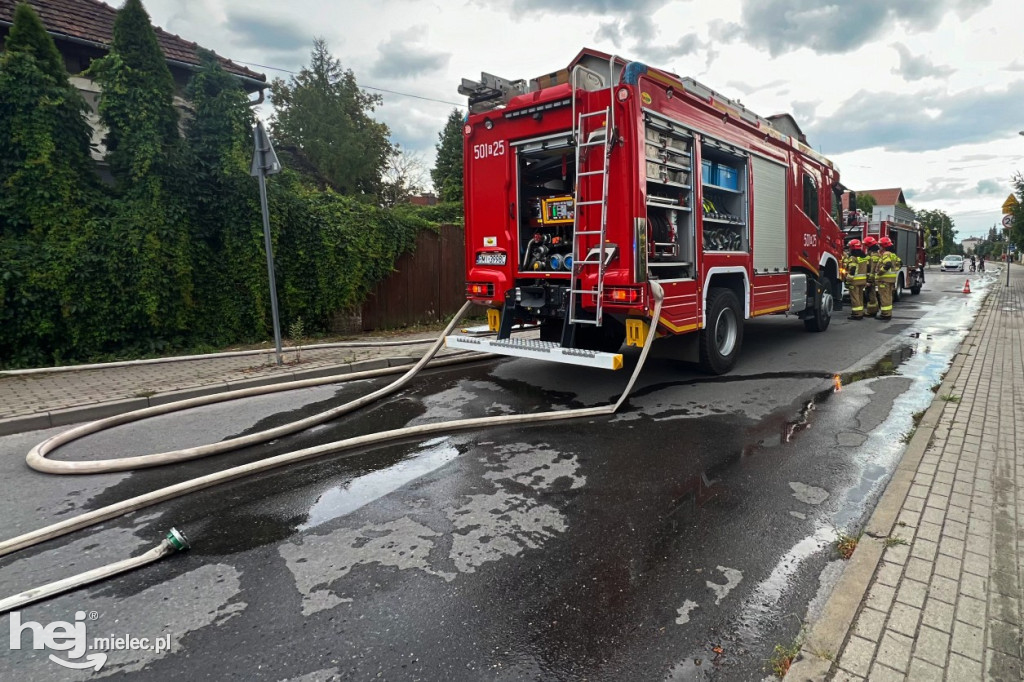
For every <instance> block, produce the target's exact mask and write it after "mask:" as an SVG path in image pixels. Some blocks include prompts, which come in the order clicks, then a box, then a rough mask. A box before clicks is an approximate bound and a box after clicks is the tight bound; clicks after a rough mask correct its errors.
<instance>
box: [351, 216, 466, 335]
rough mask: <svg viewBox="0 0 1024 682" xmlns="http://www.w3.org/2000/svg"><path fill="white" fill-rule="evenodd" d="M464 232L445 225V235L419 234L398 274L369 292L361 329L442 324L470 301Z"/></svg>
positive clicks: (458, 228)
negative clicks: (414, 248)
mask: <svg viewBox="0 0 1024 682" xmlns="http://www.w3.org/2000/svg"><path fill="white" fill-rule="evenodd" d="M464 245H465V233H464V231H463V229H462V228H461V227H458V226H455V225H442V226H441V231H440V234H437V233H435V232H431V231H426V230H425V231H423V232H421V233H420V236H419V239H417V241H416V250H415V251H412V252H411V253H406V254H403V255H402V256H401V257H400V258H399V259H398V262H396V263H395V272H393V273H391V276H390V277H389V278H388V279H386V280H384V281H383V282H381V283H380V284H378V285H377V287H376V288H375V289H374V290H373V292H371V293H370V296H369V298H367V299H366V303H364V304H363V310H362V329H363V330H364V331H370V330H373V329H389V328H395V327H404V326H406V325H412V324H419V323H429V322H440V321H442V320H444V319H445V318H447V317H448V316H450V315H453V314H454V313H456V312H458V310H459V308H460V307H462V303H463V302H464V301H465V300H466V256H465V246H464Z"/></svg>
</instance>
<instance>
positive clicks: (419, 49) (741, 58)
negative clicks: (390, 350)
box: [107, 0, 1024, 238]
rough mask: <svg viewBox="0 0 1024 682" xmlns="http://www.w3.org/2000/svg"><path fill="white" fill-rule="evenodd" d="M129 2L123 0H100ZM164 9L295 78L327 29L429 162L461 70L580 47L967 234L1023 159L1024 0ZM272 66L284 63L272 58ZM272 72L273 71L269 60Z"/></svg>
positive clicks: (395, 125)
mask: <svg viewBox="0 0 1024 682" xmlns="http://www.w3.org/2000/svg"><path fill="white" fill-rule="evenodd" d="M107 2H109V3H110V4H120V3H119V2H117V0H107ZM144 3H145V5H146V7H147V9H148V10H149V12H150V15H151V16H152V18H153V21H154V23H155V24H157V25H159V26H161V27H163V28H165V29H167V30H169V31H171V32H172V33H177V34H179V35H181V36H182V37H185V38H187V39H189V40H194V41H196V42H198V43H199V44H201V45H204V46H206V47H209V48H212V49H214V50H216V51H217V52H218V53H220V54H221V55H223V56H226V57H229V58H231V59H235V60H236V61H240V62H246V63H250V64H258V65H262V66H259V67H253V68H255V69H256V70H258V71H261V72H263V73H266V74H267V75H268V77H278V76H279V77H285V78H287V77H288V73H287V72H288V71H295V70H298V69H299V68H301V67H302V65H303V64H305V63H306V61H307V59H308V54H309V50H310V47H311V45H312V41H313V38H314V37H315V36H316V37H322V38H324V39H325V40H327V43H328V45H329V46H330V48H331V50H332V52H334V54H335V56H337V57H338V58H339V59H340V60H341V62H342V64H343V66H344V67H345V68H350V69H352V70H353V71H354V72H355V74H356V77H357V79H358V81H359V83H360V85H362V86H364V87H367V88H369V87H373V88H378V89H379V90H377V92H380V91H381V90H383V91H391V92H380V94H382V96H383V97H384V105H383V106H382V107H381V108H380V109H378V111H377V115H378V116H379V118H380V119H381V120H383V121H384V122H386V123H387V124H388V125H389V126H390V128H391V131H392V136H393V139H394V140H395V141H397V142H400V143H401V144H402V145H403V146H404V147H406V148H407V149H412V150H418V151H421V152H422V153H423V154H424V157H425V160H426V161H427V163H428V165H432V164H433V154H434V145H435V143H436V142H437V134H438V132H439V130H440V129H441V127H442V125H443V124H444V121H445V119H446V118H447V116H448V114H449V112H450V111H451V110H452V108H453V106H455V105H463V108H464V102H465V100H464V98H462V97H460V96H459V95H458V94H457V92H456V88H457V86H458V84H459V82H460V80H461V79H462V78H479V74H480V72H481V71H487V72H489V73H494V74H498V75H500V76H504V77H506V78H512V79H515V78H527V79H529V78H533V77H535V76H538V75H541V74H545V73H549V72H551V71H556V70H558V69H560V68H564V67H565V66H566V65H567V64H568V62H569V60H571V59H572V57H573V56H575V54H576V53H577V52H578V51H579V49H580V48H581V47H584V46H587V47H594V48H597V49H600V50H604V51H607V52H614V53H616V54H619V55H622V56H623V57H626V58H629V59H636V60H640V61H644V62H647V63H649V64H651V65H653V66H659V67H662V68H666V69H668V70H670V71H673V72H675V73H678V74H680V75H689V76H693V77H694V78H696V79H697V80H699V81H701V82H703V83H704V84H706V85H708V86H709V87H711V88H713V89H715V90H718V91H719V92H721V93H723V94H725V95H727V96H729V97H733V98H736V99H739V100H741V101H742V102H743V104H744V105H746V106H747V107H748V108H750V109H752V110H753V111H756V112H757V113H759V114H761V115H763V116H767V115H770V114H775V113H780V112H789V113H792V114H793V115H794V116H795V117H796V119H797V121H798V122H799V124H800V125H801V126H802V127H803V129H804V131H805V132H806V133H807V136H808V138H809V141H810V142H811V144H812V145H813V146H814V147H815V148H816V149H818V150H819V151H821V152H822V153H824V154H825V155H827V156H828V157H829V158H831V159H832V160H833V161H835V162H836V164H837V165H838V166H839V168H840V171H841V175H842V179H843V182H844V184H846V185H847V186H849V187H852V188H854V189H861V190H864V189H872V188H885V187H902V188H903V189H904V191H905V193H906V195H907V198H908V201H909V202H910V204H911V205H912V206H914V207H915V208H930V209H942V210H945V211H946V212H948V213H950V214H951V215H952V216H953V218H954V220H955V221H956V224H957V228H958V229H959V232H960V234H959V236H960V237H961V238H962V237H966V236H969V235H975V234H978V235H980V234H986V233H987V231H988V229H989V227H991V226H992V225H993V224H994V223H996V222H998V221H999V218H1000V206H1001V205H1002V203H1003V201H1004V200H1005V199H1006V197H1007V195H1008V194H1009V193H1010V192H1011V191H1012V189H1013V188H1012V184H1011V178H1012V176H1013V175H1014V173H1016V172H1017V171H1019V170H1024V137H1021V136H1019V135H1018V134H1017V133H1018V131H1020V130H1024V40H1022V39H1021V38H1020V36H1021V34H1022V30H1021V29H1022V27H1024V2H1020V0H832V1H828V0H714V1H711V0H559V1H557V2H555V1H551V0H373V1H372V2H371V1H368V0H343V1H342V2H330V1H328V0H319V1H314V0H288V1H285V0H276V1H273V2H272V1H270V0H144ZM267 67H274V69H271V68H267ZM275 69H279V70H275Z"/></svg>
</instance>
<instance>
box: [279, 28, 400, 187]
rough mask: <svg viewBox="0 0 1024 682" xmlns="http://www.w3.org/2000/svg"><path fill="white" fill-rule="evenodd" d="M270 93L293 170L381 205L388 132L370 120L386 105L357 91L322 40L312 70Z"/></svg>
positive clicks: (348, 73) (282, 148)
mask: <svg viewBox="0 0 1024 682" xmlns="http://www.w3.org/2000/svg"><path fill="white" fill-rule="evenodd" d="M270 93H271V99H272V100H273V103H274V109H275V114H274V118H273V119H272V121H271V125H272V128H273V132H274V140H275V143H277V145H278V147H279V150H278V151H284V152H286V153H288V152H290V153H292V154H293V155H294V156H295V157H297V158H296V163H294V164H292V165H295V166H298V167H299V168H302V169H304V170H306V171H307V173H308V174H311V175H314V176H315V177H317V179H318V180H320V181H322V182H325V183H326V184H329V185H330V186H331V187H333V188H334V189H336V190H337V191H339V192H341V193H343V194H358V195H364V196H367V197H371V198H372V199H373V200H374V201H376V200H378V198H379V195H380V191H381V177H382V175H383V171H384V168H385V166H386V164H387V161H388V157H389V155H390V153H391V150H392V146H391V142H390V141H389V139H388V136H389V134H390V131H389V130H388V127H387V126H386V125H385V124H383V123H380V122H378V121H375V120H374V119H373V118H372V117H371V116H370V114H371V113H372V112H373V110H374V108H375V107H376V106H377V105H379V104H380V103H381V102H382V100H381V98H380V97H379V96H377V95H369V94H367V93H365V92H363V91H362V90H360V89H359V85H358V83H357V82H356V77H355V74H353V73H352V70H351V69H342V66H341V62H340V61H338V60H337V59H335V58H334V57H332V56H331V53H330V50H329V49H328V48H327V43H326V42H325V41H324V40H323V39H322V38H317V39H316V41H315V42H314V43H313V51H312V54H311V55H310V63H309V66H306V67H304V68H303V69H302V70H301V71H300V72H299V73H298V75H296V76H294V77H292V78H291V79H290V80H289V81H288V82H285V81H284V80H282V79H280V78H278V79H275V80H274V82H273V83H272V84H271V86H270Z"/></svg>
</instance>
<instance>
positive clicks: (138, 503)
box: [0, 282, 664, 604]
mask: <svg viewBox="0 0 1024 682" xmlns="http://www.w3.org/2000/svg"><path fill="white" fill-rule="evenodd" d="M651 287H652V291H653V294H654V302H655V305H654V311H653V314H652V318H653V319H654V320H658V319H659V315H660V313H661V306H662V301H663V298H664V292H663V290H662V289H661V287H660V286H659V285H658V284H657V282H652V283H651ZM468 306H469V303H467V304H466V305H464V306H463V307H462V309H461V310H460V311H459V313H458V314H457V315H456V316H455V318H454V319H453V320H452V322H451V324H449V325H448V328H447V329H445V331H444V332H443V333H442V334H441V336H440V337H439V338H438V339H437V341H435V342H434V344H433V345H432V346H431V348H430V349H429V350H428V351H427V352H426V353H425V354H424V356H423V357H422V358H421V359H420V360H419V362H417V363H416V364H415V365H414V366H413V367H412V368H411V369H409V371H407V372H406V373H405V374H404V375H402V376H401V377H400V378H398V379H396V380H395V381H394V382H392V383H390V384H388V385H387V386H384V387H383V388H380V389H378V390H376V391H374V392H372V393H369V394H367V395H366V396H363V397H361V398H357V399H355V400H352V401H350V402H348V403H345V404H344V405H341V406H339V407H336V408H333V409H331V410H327V411H325V412H322V413H320V414H317V415H314V416H312V417H307V418H306V419H302V420H299V421H296V422H292V423H290V424H286V425H284V426H281V427H277V428H274V429H268V430H266V431H262V432H259V433H255V434H250V435H248V436H244V437H241V438H233V439H231V440H227V441H223V442H221V443H216V444H212V445H206V446H202V447H197V448H186V449H183V450H175V451H169V452H164V453H159V454H153V455H143V456H138V457H127V458H124V459H113V460H110V459H108V460H98V461H89V462H58V461H54V460H50V459H47V457H46V456H47V455H48V454H50V453H51V452H53V451H54V450H56V449H57V448H58V447H60V446H61V445H64V444H66V443H70V442H72V441H74V440H77V439H78V438H82V437H84V436H86V435H89V434H92V433H97V432H99V431H102V430H104V429H108V428H112V427H114V426H118V425H121V424H127V423H130V422H133V421H138V420H140V419H145V418H147V417H151V416H156V415H158V414H166V413H169V412H176V411H179V410H184V409H189V408H192V407H198V406H200V405H207V404H211V403H214V402H221V401H223V400H230V399H234V398H240V397H247V396H252V395H261V394H264V393H272V392H276V391H282V390H291V389H295V388H302V387H304V386H309V385H312V384H311V383H310V382H311V381H315V382H319V383H328V381H326V380H323V379H317V380H307V381H300V382H291V383H288V384H275V385H273V386H267V387H259V388H254V389H245V390H243V391H234V392H231V393H226V394H220V395H216V396H207V397H205V398H196V399H191V400H184V401H180V402H177V403H171V404H168V405H160V406H157V407H150V408H146V409H143V410H138V411H136V412H130V413H127V414H124V415H118V416H115V417H110V418H108V419H102V420H99V421H95V422H90V423H88V424H83V425H82V426H78V427H75V428H73V429H70V430H68V431H65V432H64V433H61V434H58V435H56V436H53V437H51V438H49V439H47V440H45V441H43V442H42V443H40V444H39V445H37V446H35V447H34V448H32V450H31V451H30V452H29V454H28V456H27V458H26V460H27V462H28V464H29V466H31V467H32V468H33V469H35V470H37V471H42V472H46V473H54V474H83V473H102V472H113V471H125V470H129V469H137V468H144V467H151V466H159V465H163V464H170V463H173V462H183V461H189V460H192V459H197V458H200V457H207V456H209V455H213V454H219V453H223V452H228V451H230V450H235V449H238V448H241V447H245V446H248V445H254V444H257V443H262V442H266V441H269V440H272V439H274V438H279V437H280V436H283V435H287V434H291V433H295V432H297V431H300V430H302V429H305V428H308V427H310V426H314V425H317V424H321V423H324V422H326V421H329V420H330V419H333V418H335V417H337V416H340V415H342V414H346V413H348V412H351V411H353V410H356V409H358V408H360V407H363V406H365V405H368V404H370V403H372V402H374V401H375V400H378V399H379V398H382V397H384V396H386V395H389V394H391V393H394V392H395V391H397V390H399V389H400V388H401V387H403V386H404V385H406V384H407V383H408V382H409V381H410V380H411V379H412V378H413V377H414V376H415V375H416V374H417V373H418V372H419V371H420V370H421V369H423V367H424V366H426V365H427V363H428V362H429V361H430V360H431V358H433V356H434V355H435V354H436V353H437V351H438V350H439V349H440V348H441V345H442V344H443V342H444V338H445V337H446V336H447V335H448V334H449V333H450V332H451V331H452V329H454V327H455V325H456V324H457V323H458V321H459V320H460V319H461V318H462V316H463V315H464V314H465V312H466V310H467V308H468ZM654 337H655V334H654V332H653V329H652V332H651V333H650V334H648V335H647V338H646V340H645V342H644V346H643V349H642V351H641V353H640V358H639V360H638V361H637V364H636V367H635V368H634V369H633V373H632V375H631V376H630V378H629V381H628V382H627V384H626V387H625V389H624V390H623V391H622V394H621V395H620V396H619V398H618V400H617V401H616V402H615V403H610V404H607V405H602V406H598V407H587V408H577V409H571V410H559V411H550V412H540V413H534V414H515V415H500V416H488V417H476V418H469V419H457V420H451V421H445V422H437V423H433V424H421V425H417V426H407V427H403V428H399V429H392V430H390V431H383V432H380V433H372V434H367V435H363V436H355V437H351V438H345V439H343V440H338V441H334V442H331V443H325V444H323V445H318V446H314V447H309V448H304V449H301V450H295V451H292V452H288V453H284V454H281V455H277V456H274V457H269V458H267V459H263V460H259V461H256V462H251V463H249V464H243V465H239V466H235V467H231V468H228V469H225V470H223V471H218V472H216V473H212V474H207V475H205V476H200V477H198V478H194V479H191V480H188V481H184V482H182V483H177V484H175V485H170V486H166V487H164V488H159V489H157V490H153V491H151V492H148V493H144V494H142V495H138V496H136V497H132V498H129V499H127V500H123V501H121V502H117V503H115V504H110V505H107V506H105V507H101V508H99V509H95V510H93V511H90V512H86V513H84V514H80V515H78V516H75V517H73V518H70V519H66V520H64V521H61V522H59V523H55V524H52V525H49V526H46V527H44V528H40V529H38V530H34V531H31V532H28V533H25V534H23V535H19V536H17V537H14V538H11V539H9V540H5V541H3V542H0V556H6V555H8V554H12V553H14V552H17V551H19V550H23V549H27V548H29V547H34V546H36V545H39V544H41V543H43V542H46V541H48V540H52V539H55V538H58V537H61V536H64V535H67V534H69V533H73V532H75V531H78V530H82V529H84V528H89V527H91V526H95V525H97V524H99V523H102V522H104V521H108V520H110V519H114V518H117V517H120V516H123V515H125V514H128V513H131V512H134V511H138V510H140V509H145V508H146V507H150V506H153V505H155V504H158V503H160V502H165V501H167V500H172V499H175V498H177V497H182V496H184V495H188V494H189V493H193V492H196V491H199V490H204V489H206V488H211V487H213V486H216V485H220V484H222V483H227V482H229V481H236V480H239V479H242V478H246V477H249V476H252V475H255V474H258V473H263V472H266V471H271V470H273V469H278V468H281V467H284V466H288V465H290V464H295V463H298V462H303V461H306V460H310V459H313V458H317V457H322V456H324V455H327V454H330V453H336V452H341V451H345V450H352V449H355V448H359V447H365V446H372V445H380V444H382V443H386V442H390V441H395V440H400V439H405V438H412V437H421V436H428V435H434V434H440V433H451V432H456V431H465V430H469V429H474V428H478V427H479V428H484V427H487V428H494V427H500V426H508V425H512V424H526V423H530V424H532V423H536V422H551V421H560V420H565V419H580V418H584V417H599V416H607V415H612V414H615V412H617V411H618V409H619V408H620V407H621V406H622V404H623V403H624V402H625V400H626V398H627V397H628V396H629V394H630V392H631V391H632V389H633V385H634V384H635V383H636V380H637V377H638V376H639V375H640V371H641V369H642V368H643V366H644V362H645V361H646V359H647V355H648V353H649V351H650V348H651V343H652V341H653V340H654ZM478 358H479V356H476V357H475V359H478ZM442 362H443V361H442ZM451 362H452V361H451V360H449V361H448V362H447V364H451ZM368 374H373V375H375V376H376V375H379V374H380V371H379V370H374V371H371V372H361V373H359V376H357V375H349V377H348V378H353V379H355V378H365V377H366V375H368ZM332 380H333V381H337V378H336V377H334V378H332ZM157 549H159V548H156V549H154V550H151V551H150V552H149V553H147V554H145V555H142V557H146V556H148V555H150V554H154V553H156V551H157ZM165 555H166V552H165V553H162V554H159V556H156V557H155V558H151V559H150V561H155V560H156V559H158V558H160V557H162V556H165ZM142 557H136V558H135V559H133V560H126V561H125V562H118V564H111V566H110V567H113V566H121V565H124V564H128V563H129V562H133V561H135V560H139V559H141V558H142ZM144 563H149V561H146V562H144ZM135 565H136V564H134V563H132V564H131V565H129V566H128V567H127V568H122V569H121V570H122V571H123V570H129V569H130V568H133V567H135ZM138 565H142V564H138ZM110 567H104V569H106V568H110ZM102 570H103V569H96V570H94V571H91V572H89V573H85V574H82V575H80V576H76V577H74V578H68V579H65V580H63V581H60V582H59V583H54V584H53V585H57V584H59V585H61V586H62V589H61V590H60V591H67V590H68V589H73V588H74V587H77V586H80V585H84V584H87V583H88V582H94V581H95V580H98V579H101V578H102V577H106V575H110V574H103V575H101V576H100V577H90V578H89V579H88V580H84V581H82V579H83V578H86V577H87V576H92V575H94V574H97V573H99V572H100V571H102ZM118 572H120V571H118ZM48 587H52V585H51V586H44V587H42V588H36V590H30V591H29V592H31V593H36V592H38V591H41V590H44V589H45V588H48ZM23 594H26V593H23ZM52 594H56V592H53V593H47V596H52ZM17 596H21V595H16V597H17ZM40 598H45V597H40ZM13 599H15V597H12V598H10V599H9V600H3V601H2V602H0V604H6V603H7V602H8V601H10V600H13Z"/></svg>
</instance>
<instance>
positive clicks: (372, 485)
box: [297, 438, 459, 531]
mask: <svg viewBox="0 0 1024 682" xmlns="http://www.w3.org/2000/svg"><path fill="white" fill-rule="evenodd" d="M422 447H423V449H422V450H421V451H420V452H416V453H413V454H411V455H409V456H408V457H407V458H405V459H403V460H401V461H400V462H398V463H396V464H393V465H391V466H389V467H388V468H386V469H381V470H378V471H372V472H370V473H368V474H364V475H362V476H358V477H356V478H353V479H351V480H349V481H346V482H345V483H343V484H341V485H339V486H336V487H334V488H331V489H329V490H327V491H325V492H324V493H322V494H321V495H320V497H318V498H317V500H316V502H314V503H313V504H312V506H310V508H309V514H308V517H307V520H306V522H305V523H303V524H301V525H300V526H298V527H297V530H300V531H303V530H309V529H310V528H315V527H317V526H320V525H322V524H324V523H327V522H328V521H332V520H334V519H336V518H339V517H341V516H345V515H346V514H350V513H352V512H354V511H355V510H356V509H359V508H360V507H363V506H365V505H367V504H369V503H370V502H373V501H374V500H377V499H380V498H381V497H384V496H385V495H387V494H388V493H391V492H394V491H395V490H398V489H399V488H401V487H402V486H404V485H405V484H407V483H409V482H411V481H414V480H416V479H417V478H419V477H421V476H424V475H426V474H429V473H430V472H432V471H436V470H437V469H440V468H441V467H443V466H444V465H445V464H447V463H448V462H450V461H452V460H453V459H455V458H456V457H458V456H459V451H458V449H457V448H455V447H454V446H452V445H451V444H450V443H449V442H448V439H447V438H437V439H434V440H432V441H428V442H426V443H424V444H423V446H422Z"/></svg>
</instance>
